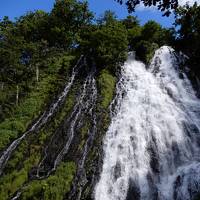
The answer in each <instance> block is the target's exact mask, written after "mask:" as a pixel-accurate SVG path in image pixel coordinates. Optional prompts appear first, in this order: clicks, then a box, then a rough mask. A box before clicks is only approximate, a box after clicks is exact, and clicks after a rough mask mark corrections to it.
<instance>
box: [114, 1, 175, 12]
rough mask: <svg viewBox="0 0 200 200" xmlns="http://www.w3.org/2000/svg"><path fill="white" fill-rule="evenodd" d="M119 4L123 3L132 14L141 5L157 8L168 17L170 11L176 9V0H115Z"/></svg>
mask: <svg viewBox="0 0 200 200" xmlns="http://www.w3.org/2000/svg"><path fill="white" fill-rule="evenodd" d="M116 1H117V2H119V3H120V4H123V3H125V4H126V6H127V8H128V11H129V12H134V11H135V8H136V6H137V5H139V4H140V3H142V4H143V5H144V6H146V7H150V6H157V8H158V9H159V10H161V11H162V12H164V15H166V16H169V15H170V13H171V9H176V8H177V7H178V0H116Z"/></svg>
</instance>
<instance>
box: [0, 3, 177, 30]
mask: <svg viewBox="0 0 200 200" xmlns="http://www.w3.org/2000/svg"><path fill="white" fill-rule="evenodd" d="M54 1H55V0H0V5H1V6H0V19H2V18H3V16H9V17H10V18H11V19H14V18H15V17H19V16H20V15H23V14H25V13H26V12H27V11H34V10H36V9H42V10H45V11H47V12H48V11H50V10H51V9H52V7H53V4H54ZM88 2H89V6H90V9H91V10H92V11H93V12H94V13H96V15H97V16H99V15H100V14H102V13H103V12H104V11H105V10H108V9H109V10H113V11H115V12H116V14H117V16H118V17H119V18H125V17H126V16H127V15H128V12H127V9H126V7H125V6H121V5H119V4H118V3H117V2H115V1H114V0H88ZM134 15H137V16H138V18H139V20H140V21H141V23H142V24H144V23H145V22H147V21H148V20H151V19H153V20H155V21H157V22H159V23H161V24H162V25H163V26H165V27H170V26H171V25H172V23H173V20H174V19H173V16H171V17H162V13H161V12H159V11H157V10H155V9H151V10H150V9H143V8H139V9H137V11H136V13H134Z"/></svg>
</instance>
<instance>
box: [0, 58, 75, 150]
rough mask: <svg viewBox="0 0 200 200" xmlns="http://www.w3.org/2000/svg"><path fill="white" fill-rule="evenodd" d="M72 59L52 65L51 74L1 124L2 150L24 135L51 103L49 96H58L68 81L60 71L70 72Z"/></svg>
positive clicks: (64, 59)
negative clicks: (62, 77) (60, 74)
mask: <svg viewBox="0 0 200 200" xmlns="http://www.w3.org/2000/svg"><path fill="white" fill-rule="evenodd" d="M72 58H73V57H67V56H63V57H60V58H59V60H58V61H57V62H56V63H55V64H53V66H51V65H50V66H49V69H50V70H49V74H48V75H44V77H43V78H41V80H40V81H39V82H38V83H37V85H35V86H34V87H32V89H31V91H30V93H29V94H28V95H27V96H26V98H25V99H24V101H22V102H21V103H20V104H19V105H17V106H16V107H15V109H14V110H13V112H12V113H10V117H8V118H6V119H5V120H4V121H3V122H2V123H0V149H2V148H3V147H5V146H6V145H7V144H8V143H9V142H10V141H11V140H13V139H14V138H16V137H18V136H19V135H20V134H22V133H23V132H24V131H25V130H26V129H27V127H28V125H30V124H31V122H32V120H33V119H35V118H36V117H38V116H39V114H41V113H42V112H43V111H44V107H46V102H49V100H48V98H49V96H51V95H52V94H56V93H57V90H58V89H59V87H61V86H62V85H63V84H64V83H63V81H64V82H65V81H66V79H61V77H60V76H59V74H58V73H59V70H61V69H62V70H65V71H67V70H69V62H70V60H72ZM55 66H56V71H55V69H54V71H53V72H51V68H53V67H55ZM63 68H64V69H63ZM56 84H57V85H56Z"/></svg>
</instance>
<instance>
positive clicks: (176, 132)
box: [94, 46, 200, 200]
mask: <svg viewBox="0 0 200 200" xmlns="http://www.w3.org/2000/svg"><path fill="white" fill-rule="evenodd" d="M199 130H200V101H199V99H197V97H196V96H195V92H194V91H193V89H192V86H191V84H190V82H189V80H188V79H187V77H186V76H185V75H184V73H180V71H179V70H178V62H177V58H176V56H175V54H174V51H173V49H171V48H170V47H167V46H164V47H162V48H160V49H159V50H157V51H156V53H155V56H154V58H153V60H152V63H151V65H150V68H149V69H148V70H147V69H146V68H145V65H144V64H143V63H141V62H138V61H136V60H133V59H131V60H128V61H127V62H126V63H125V65H124V66H123V67H122V76H121V79H120V81H119V83H118V85H117V104H116V109H115V114H114V115H113V117H112V122H111V125H110V127H109V129H108V131H107V134H106V136H105V140H104V152H105V156H104V159H103V169H102V173H101V176H100V180H99V182H98V183H97V185H96V188H95V193H94V195H95V200H126V199H127V200H135V199H142V200H154V199H156V200H173V199H177V200H190V199H192V198H193V196H194V195H195V194H196V192H198V191H200V157H199V155H200V154H199V153H200V142H199V139H200V132H199Z"/></svg>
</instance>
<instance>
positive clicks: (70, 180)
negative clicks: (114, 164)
mask: <svg viewBox="0 0 200 200" xmlns="http://www.w3.org/2000/svg"><path fill="white" fill-rule="evenodd" d="M86 69H87V70H86ZM88 69H90V70H88ZM70 71H71V72H70ZM86 71H87V73H86ZM88 71H89V72H88ZM69 74H71V75H69V77H68V78H67V82H66V84H65V85H64V86H63V89H62V90H60V94H59V93H58V92H56V93H57V95H56V96H57V97H55V98H53V99H52V100H49V102H50V104H49V106H48V105H46V106H45V107H43V112H41V114H40V115H39V116H38V117H36V119H35V120H33V121H32V123H31V124H30V125H29V126H27V130H26V131H25V132H24V133H21V134H19V137H18V138H16V139H14V140H13V141H12V142H11V143H10V144H9V143H8V144H7V147H5V148H3V149H2V153H1V157H0V170H1V179H0V182H1V184H2V186H1V188H0V193H1V195H0V199H2V200H3V199H12V198H13V199H35V198H36V199H37V198H39V199H48V200H49V199H74V200H77V199H91V198H92V195H93V189H94V185H95V184H96V182H97V179H98V177H99V173H100V170H101V163H102V141H103V137H104V135H105V132H106V130H107V128H108V125H109V122H110V117H109V105H110V103H111V101H112V99H113V95H114V93H115V83H116V78H115V77H114V76H113V75H112V74H110V73H109V72H108V71H106V70H102V71H98V72H97V71H96V69H95V65H94V64H91V62H88V60H87V59H86V58H84V56H82V57H81V58H80V60H79V61H78V62H77V64H76V65H75V67H74V68H73V69H72V70H69ZM36 103H37V102H36Z"/></svg>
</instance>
